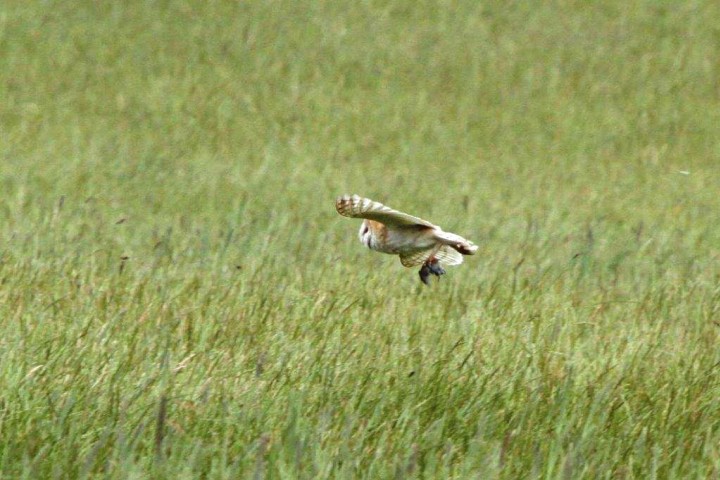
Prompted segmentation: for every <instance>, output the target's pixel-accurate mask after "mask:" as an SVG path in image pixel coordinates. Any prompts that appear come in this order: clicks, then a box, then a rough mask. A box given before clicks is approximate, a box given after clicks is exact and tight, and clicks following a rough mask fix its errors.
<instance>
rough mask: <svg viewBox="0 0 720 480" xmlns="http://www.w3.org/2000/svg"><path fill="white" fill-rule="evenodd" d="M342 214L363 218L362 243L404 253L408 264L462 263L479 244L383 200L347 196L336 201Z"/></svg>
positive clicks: (369, 246) (370, 246)
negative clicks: (380, 201) (381, 201)
mask: <svg viewBox="0 0 720 480" xmlns="http://www.w3.org/2000/svg"><path fill="white" fill-rule="evenodd" d="M335 209H336V210H337V212H338V213H339V214H340V215H343V216H345V217H350V218H362V219H363V223H362V225H361V226H360V232H359V237H360V242H361V243H363V245H365V246H366V247H368V248H370V249H372V250H376V251H378V252H383V253H389V254H394V255H399V256H400V261H401V262H402V264H403V265H404V266H406V267H414V266H417V265H423V264H425V263H426V262H428V261H430V262H435V261H439V262H440V263H441V264H443V265H459V264H461V263H462V262H463V255H472V254H474V253H475V252H476V251H477V248H478V247H477V246H476V245H475V244H473V243H472V242H471V241H469V240H467V239H465V238H463V237H461V236H460V235H456V234H454V233H450V232H445V231H443V230H442V229H441V228H440V227H438V226H437V225H434V224H432V223H430V222H428V221H427V220H423V219H422V218H418V217H414V216H412V215H408V214H407V213H403V212H400V211H397V210H393V209H392V208H390V207H387V206H385V205H383V204H382V203H379V202H374V201H372V200H370V199H369V198H363V197H360V196H358V195H353V196H349V195H344V196H342V197H338V198H337V199H336V200H335Z"/></svg>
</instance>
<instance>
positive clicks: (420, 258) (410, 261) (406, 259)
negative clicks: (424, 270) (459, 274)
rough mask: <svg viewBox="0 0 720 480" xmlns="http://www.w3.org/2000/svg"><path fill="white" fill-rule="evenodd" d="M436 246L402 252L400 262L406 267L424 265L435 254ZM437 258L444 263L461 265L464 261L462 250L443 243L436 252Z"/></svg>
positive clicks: (446, 264)
mask: <svg viewBox="0 0 720 480" xmlns="http://www.w3.org/2000/svg"><path fill="white" fill-rule="evenodd" d="M433 250H435V247H433V248H428V249H427V250H422V251H420V252H415V253H408V254H401V255H400V263H402V264H403V266H405V267H416V266H418V265H422V264H423V263H425V261H426V260H427V259H428V258H430V255H432V254H433ZM434 256H435V258H436V259H437V260H438V261H439V262H440V263H441V264H443V265H445V266H449V265H460V264H461V263H463V256H462V254H461V253H460V252H457V251H455V250H454V249H453V248H452V247H450V246H448V245H443V246H442V247H440V250H438V251H437V252H435V255H434Z"/></svg>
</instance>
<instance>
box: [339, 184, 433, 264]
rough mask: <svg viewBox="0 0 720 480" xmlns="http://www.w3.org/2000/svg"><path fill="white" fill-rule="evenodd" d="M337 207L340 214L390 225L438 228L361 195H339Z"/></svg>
mask: <svg viewBox="0 0 720 480" xmlns="http://www.w3.org/2000/svg"><path fill="white" fill-rule="evenodd" d="M335 209H336V210H337V212H338V213H339V214H340V215H342V216H345V217H350V218H366V219H368V220H375V221H376V222H380V223H383V224H385V225H390V226H412V225H421V226H423V227H428V228H437V226H436V225H433V224H432V223H430V222H428V221H427V220H423V219H422V218H418V217H413V216H412V215H408V214H407V213H403V212H399V211H397V210H393V209H392V208H390V207H386V206H385V205H383V204H382V203H379V202H374V201H372V200H370V199H369V198H363V197H360V196H359V195H353V196H352V197H351V196H349V195H344V196H342V197H338V198H337V199H336V200H335ZM418 265H419V264H418Z"/></svg>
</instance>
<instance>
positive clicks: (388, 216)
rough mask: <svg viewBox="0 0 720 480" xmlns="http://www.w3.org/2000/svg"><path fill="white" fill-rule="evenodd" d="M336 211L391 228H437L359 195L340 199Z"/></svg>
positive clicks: (337, 200) (420, 219)
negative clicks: (419, 226) (420, 226)
mask: <svg viewBox="0 0 720 480" xmlns="http://www.w3.org/2000/svg"><path fill="white" fill-rule="evenodd" d="M335 209H336V210H337V212H338V213H339V214H340V215H342V216H344V217H350V218H366V219H368V220H375V221H376V222H380V223H383V224H385V225H390V226H411V225H422V226H424V227H429V228H437V227H436V226H435V225H433V224H432V223H430V222H428V221H427V220H423V219H422V218H418V217H413V216H412V215H408V214H407V213H403V212H398V211H397V210H393V209H392V208H390V207H386V206H385V205H383V204H382V203H379V202H373V201H372V200H370V199H369V198H363V197H360V196H358V195H353V196H352V197H351V196H349V195H344V196H342V197H338V198H337V199H336V200H335Z"/></svg>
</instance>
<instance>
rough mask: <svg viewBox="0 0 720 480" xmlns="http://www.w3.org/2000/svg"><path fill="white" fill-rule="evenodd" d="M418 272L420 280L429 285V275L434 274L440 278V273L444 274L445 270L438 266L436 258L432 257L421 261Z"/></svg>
mask: <svg viewBox="0 0 720 480" xmlns="http://www.w3.org/2000/svg"><path fill="white" fill-rule="evenodd" d="M418 273H419V274H420V280H422V282H423V283H424V284H425V285H430V275H435V276H436V277H438V279H440V275H444V274H445V270H444V269H443V268H442V267H441V266H440V263H439V262H438V261H437V259H435V258H432V259H429V260H428V261H427V262H425V263H423V266H422V267H421V268H420V271H419V272H418Z"/></svg>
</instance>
